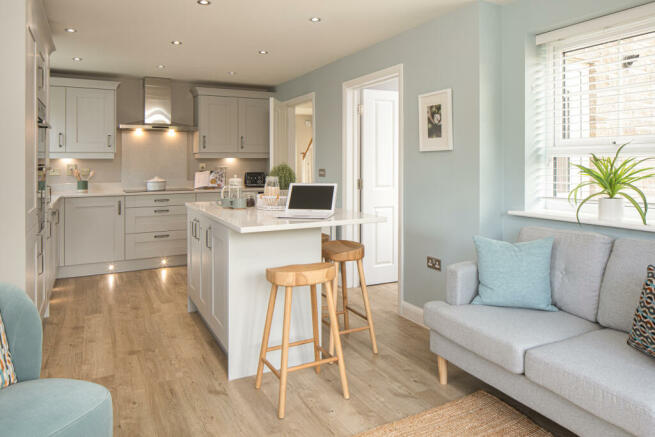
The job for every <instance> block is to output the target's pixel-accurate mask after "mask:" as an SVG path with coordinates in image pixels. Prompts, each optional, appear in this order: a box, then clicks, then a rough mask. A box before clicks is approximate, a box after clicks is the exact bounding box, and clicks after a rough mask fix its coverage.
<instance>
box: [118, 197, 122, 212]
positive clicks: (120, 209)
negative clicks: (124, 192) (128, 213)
mask: <svg viewBox="0 0 655 437" xmlns="http://www.w3.org/2000/svg"><path fill="white" fill-rule="evenodd" d="M122 213H123V202H121V201H120V200H119V201H118V215H121V214H122Z"/></svg>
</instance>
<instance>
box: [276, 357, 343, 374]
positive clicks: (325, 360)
mask: <svg viewBox="0 0 655 437" xmlns="http://www.w3.org/2000/svg"><path fill="white" fill-rule="evenodd" d="M338 360H339V358H337V357H330V358H323V359H322V360H318V361H311V362H309V363H305V364H299V365H297V366H293V367H289V369H287V370H288V371H289V372H295V371H296V370H302V369H307V368H308V367H316V366H320V365H321V364H330V363H334V362H335V361H338Z"/></svg>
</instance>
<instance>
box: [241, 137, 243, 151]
mask: <svg viewBox="0 0 655 437" xmlns="http://www.w3.org/2000/svg"><path fill="white" fill-rule="evenodd" d="M241 148H242V149H243V135H241Z"/></svg>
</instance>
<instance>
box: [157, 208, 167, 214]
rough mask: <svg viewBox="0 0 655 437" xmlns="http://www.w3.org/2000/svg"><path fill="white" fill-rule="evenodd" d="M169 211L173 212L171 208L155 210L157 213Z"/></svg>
mask: <svg viewBox="0 0 655 437" xmlns="http://www.w3.org/2000/svg"><path fill="white" fill-rule="evenodd" d="M168 212H171V210H170V209H156V210H155V214H164V213H168Z"/></svg>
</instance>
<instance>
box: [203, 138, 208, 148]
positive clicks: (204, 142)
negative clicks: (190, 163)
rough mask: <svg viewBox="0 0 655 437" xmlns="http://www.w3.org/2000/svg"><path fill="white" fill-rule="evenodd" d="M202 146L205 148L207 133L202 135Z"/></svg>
mask: <svg viewBox="0 0 655 437" xmlns="http://www.w3.org/2000/svg"><path fill="white" fill-rule="evenodd" d="M202 148H203V149H206V148H207V135H203V136H202Z"/></svg>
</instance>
